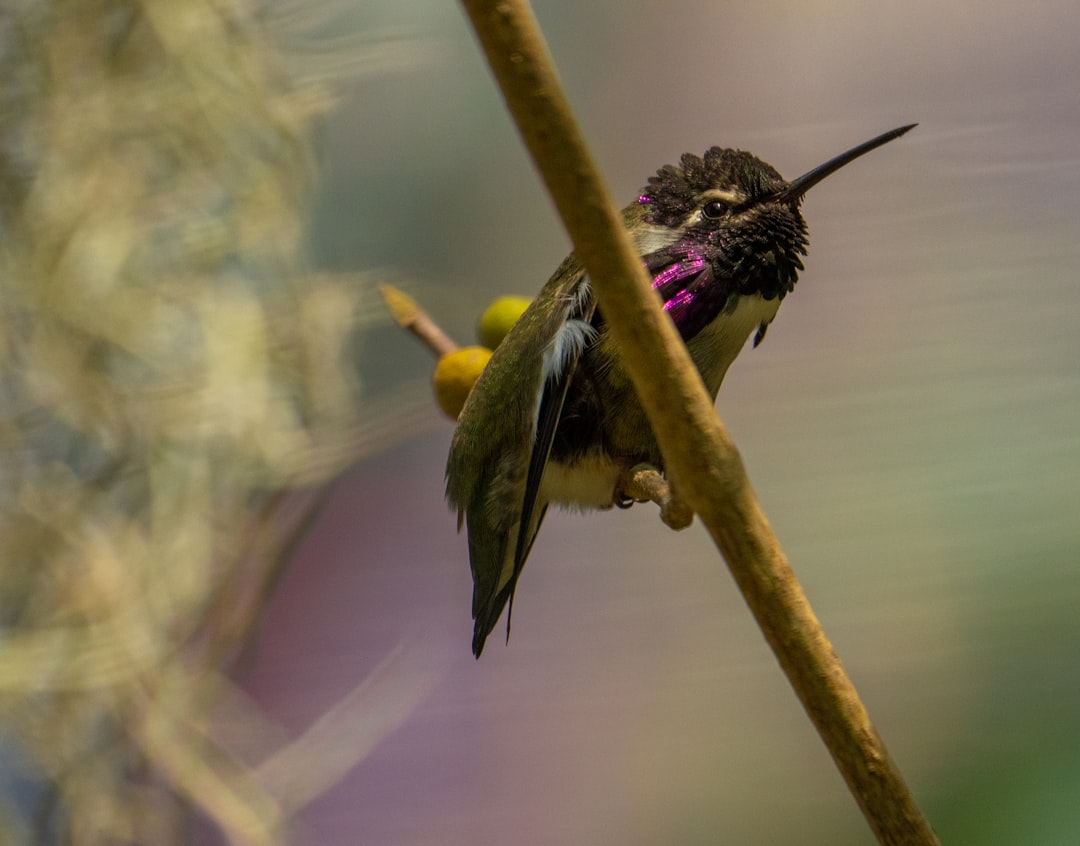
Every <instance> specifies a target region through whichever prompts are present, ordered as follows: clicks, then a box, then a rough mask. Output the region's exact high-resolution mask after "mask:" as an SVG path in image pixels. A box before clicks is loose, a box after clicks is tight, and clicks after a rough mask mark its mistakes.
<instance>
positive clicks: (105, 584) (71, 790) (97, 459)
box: [0, 0, 375, 844]
mask: <svg viewBox="0 0 1080 846" xmlns="http://www.w3.org/2000/svg"><path fill="white" fill-rule="evenodd" d="M264 16H265V10H262V9H260V8H259V7H258V6H257V5H255V4H251V3H245V2H242V0H220V2H212V0H78V2H75V1H74V0H68V1H67V2H63V1H62V0H55V1H54V2H53V1H50V2H15V3H10V4H5V8H4V10H2V11H0V82H2V84H0V403H2V414H0V565H2V566H0V614H2V616H0V626H2V631H3V635H4V636H3V638H2V640H0V726H2V727H3V728H4V730H5V732H6V737H7V738H8V739H7V740H6V741H5V743H6V745H7V747H8V749H9V751H10V752H12V753H13V755H14V757H15V758H16V759H18V760H21V761H22V764H21V766H22V767H23V768H24V770H25V771H24V772H23V773H22V774H21V775H22V776H23V777H24V778H26V779H27V780H29V781H31V782H35V783H38V784H43V785H45V788H44V798H43V800H42V802H41V803H40V807H39V808H30V809H28V808H26V807H19V806H18V805H17V804H16V803H15V802H14V801H13V800H9V799H4V800H3V802H2V803H0V832H2V836H3V837H4V838H5V839H6V840H8V841H12V842H14V841H16V840H21V839H23V838H26V837H29V838H30V839H33V840H36V841H40V842H54V841H59V842H70V843H78V844H96V843H127V842H135V843H154V844H167V843H172V842H181V841H183V840H184V839H185V836H186V835H185V833H187V834H190V826H191V821H192V819H193V809H197V810H198V811H199V812H200V813H201V814H202V815H205V816H207V817H209V818H210V819H211V820H212V821H213V823H214V824H216V825H217V826H218V827H220V828H221V829H222V830H223V831H224V832H225V833H226V835H227V837H228V839H229V840H231V841H232V842H237V843H248V842H251V843H273V842H279V841H281V840H282V839H283V838H285V836H286V831H287V819H288V816H289V813H290V811H291V810H292V808H293V807H295V805H296V801H295V799H296V797H293V800H294V801H291V800H290V797H289V796H286V795H283V793H282V791H281V790H275V788H274V785H273V784H270V783H268V780H267V779H265V778H261V777H260V773H259V772H258V771H257V770H256V767H255V764H256V763H257V762H250V761H249V762H244V761H243V760H242V758H243V756H242V755H241V754H240V752H239V751H238V750H237V749H235V748H231V747H230V740H229V737H228V736H227V735H222V733H221V732H218V731H217V730H216V729H215V727H214V726H215V721H214V714H215V713H218V712H220V711H221V710H226V711H230V712H231V713H233V715H234V716H235V715H236V714H237V713H239V712H242V713H243V714H244V715H245V717H244V718H245V719H250V720H254V721H255V722H258V720H259V719H260V717H259V715H258V714H257V713H254V712H253V710H252V706H250V705H249V704H247V703H245V702H244V701H243V699H242V697H240V696H239V694H238V693H237V692H236V690H235V689H234V688H233V686H232V685H231V683H230V681H229V677H228V668H229V666H230V662H231V661H233V660H235V658H236V656H237V654H238V653H239V652H240V651H241V650H242V649H243V646H244V644H245V641H246V640H247V638H248V637H249V636H250V633H251V631H252V630H253V628H254V626H255V623H256V621H257V619H258V615H259V611H260V610H261V608H262V606H263V605H264V604H265V601H266V598H267V596H268V594H269V590H270V589H271V587H272V586H273V584H274V581H275V577H276V575H277V574H278V571H279V568H280V566H281V565H282V563H283V561H284V560H285V558H286V556H287V554H288V551H289V543H290V540H291V539H292V538H294V537H295V535H296V533H297V532H298V530H299V527H300V526H301V525H302V519H303V515H304V513H305V509H306V503H305V501H304V500H302V499H301V500H300V503H301V504H300V505H299V506H298V505H297V500H296V496H297V494H295V493H291V492H293V491H296V490H297V489H299V488H305V487H306V488H308V489H309V490H312V489H315V488H317V486H318V485H319V484H321V483H325V482H326V480H328V479H329V478H331V477H332V476H333V475H334V474H335V473H336V472H338V471H340V469H341V468H342V467H344V466H345V465H346V464H347V463H348V462H349V460H351V458H352V457H353V456H355V455H356V454H357V451H358V435H357V428H356V409H357V407H358V402H359V386H358V384H357V380H356V377H355V369H354V367H353V366H351V365H350V364H349V362H348V361H347V359H346V358H345V356H344V355H343V351H344V350H345V347H346V342H347V340H348V338H349V335H350V333H352V332H353V331H355V330H356V328H357V327H358V326H360V325H361V324H362V323H363V322H364V320H366V319H368V318H367V317H366V316H365V315H366V309H367V308H368V302H369V300H368V299H367V298H368V296H369V294H368V290H369V286H365V285H362V284H359V282H358V280H356V279H354V278H341V277H333V276H329V275H318V274H312V273H310V272H308V271H307V269H306V268H305V266H304V263H303V260H302V236H303V228H304V215H305V212H306V201H307V195H308V190H309V185H310V182H311V176H312V167H311V158H310V153H309V147H308V141H307V137H308V132H309V130H310V128H311V124H312V120H313V118H314V117H315V115H316V114H317V113H318V111H319V110H320V109H321V108H322V107H324V106H325V105H327V98H326V96H325V93H326V92H325V90H323V89H320V88H319V87H317V86H315V85H310V84H308V85H298V84H296V83H295V80H294V79H293V78H291V77H290V74H289V73H288V72H287V71H286V64H285V62H284V60H283V59H282V57H281V55H280V53H279V51H278V50H276V49H275V48H274V43H275V42H274V41H273V39H272V38H271V33H273V32H274V30H272V29H270V30H268V29H267V27H266V21H265V20H264ZM371 302H374V300H371ZM372 307H375V306H372ZM308 498H309V500H310V499H312V498H313V496H312V495H311V494H308ZM354 704H355V703H354ZM359 710H361V711H362V708H360V709H359ZM357 712H359V711H358V710H357V709H354V713H357ZM282 742H283V743H284V739H283V741H282ZM261 751H262V753H267V752H268V751H272V750H265V749H264V750H261ZM358 754H359V753H358ZM5 757H9V756H7V755H5ZM290 760H291V759H290ZM342 766H345V764H343V765H342ZM264 769H265V768H264ZM270 769H271V770H276V771H280V769H281V766H280V762H278V764H276V765H275V766H274V767H271V768H270ZM323 778H324V779H325V774H324V775H323ZM277 780H278V782H282V779H281V777H280V776H279V777H278V779H277ZM305 790H306V791H307V792H308V793H311V792H312V789H311V787H310V785H309V786H308V787H307V788H305ZM301 792H303V791H301Z"/></svg>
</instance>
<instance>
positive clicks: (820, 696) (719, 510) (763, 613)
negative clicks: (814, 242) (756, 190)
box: [461, 0, 938, 846]
mask: <svg viewBox="0 0 1080 846" xmlns="http://www.w3.org/2000/svg"><path fill="white" fill-rule="evenodd" d="M461 3H462V6H463V7H464V8H465V10H466V12H467V14H468V15H469V18H470V19H471V21H472V26H473V28H474V30H475V31H476V34H477V37H478V39H479V41H480V44H481V46H482V47H483V50H484V52H485V54H486V55H487V59H488V62H489V64H490V65H491V68H492V71H493V73H494V75H495V78H496V80H497V81H498V83H499V86H500V88H501V89H502V92H503V96H504V97H505V99H506V103H507V106H508V107H509V110H510V112H511V114H512V115H513V117H514V120H515V121H516V123H517V126H518V129H519V131H520V132H521V135H522V137H523V139H524V141H525V144H526V146H527V147H528V149H529V152H530V154H531V155H532V157H533V160H534V161H535V162H536V165H537V167H538V169H539V170H540V173H541V176H542V177H543V180H544V182H545V184H546V186H547V189H548V191H549V192H550V194H551V196H552V198H553V199H554V201H555V205H556V207H557V208H558V211H559V214H560V216H561V217H562V220H563V223H564V225H565V226H566V229H567V231H568V232H569V233H570V237H571V239H572V240H573V243H574V248H575V250H576V251H577V255H578V257H579V258H580V259H581V261H582V263H583V264H584V266H585V268H586V269H587V270H588V273H589V278H590V280H591V283H592V286H593V289H594V291H595V292H596V296H597V299H598V300H599V302H600V306H601V308H602V309H603V312H604V317H605V319H606V320H607V322H608V325H609V326H610V329H611V332H612V335H613V336H614V338H615V341H616V342H617V343H618V344H619V347H620V349H621V351H622V354H623V357H624V361H625V365H626V369H627V371H628V372H629V374H630V376H631V378H632V380H633V382H634V386H635V388H636V389H637V392H638V395H639V396H640V398H641V401H642V405H643V406H644V407H645V410H646V412H647V413H648V415H649V419H650V420H651V421H652V424H653V428H654V430H655V432H656V435H657V439H658V440H659V443H660V447H661V449H662V450H663V453H664V459H665V462H666V466H667V469H668V473H669V476H670V477H671V478H672V480H673V482H674V484H675V486H676V487H677V489H678V491H679V495H680V496H681V497H682V498H684V499H685V500H686V501H687V502H688V503H689V505H690V506H691V507H692V508H693V510H694V511H695V512H696V513H698V514H699V515H700V516H701V519H702V521H703V522H704V523H705V525H706V526H707V527H708V529H709V532H710V533H711V534H712V537H713V540H714V541H715V542H716V545H717V546H718V547H719V549H720V551H721V552H722V553H723V555H724V558H725V559H726V560H727V563H728V566H729V567H730V569H731V572H732V574H733V575H734V577H735V580H736V582H737V583H738V585H739V589H740V590H741V591H742V593H743V596H744V597H745V599H746V602H747V604H748V605H749V606H750V609H751V611H752V612H753V614H754V617H755V618H756V619H757V621H758V625H759V626H761V629H762V631H763V632H764V634H765V637H766V639H767V640H768V642H769V644H770V646H772V649H773V651H774V652H775V653H776V656H777V658H778V660H779V662H780V665H781V667H782V668H783V670H784V672H785V673H786V674H787V677H788V679H789V680H790V682H791V685H792V686H793V687H794V688H795V692H796V693H797V695H798V696H799V699H800V700H801V701H802V703H803V707H804V708H805V709H806V711H807V713H808V714H809V715H810V718H811V719H812V720H813V722H814V724H815V726H816V727H817V729H818V732H819V733H820V734H821V737H822V738H823V740H824V741H825V744H826V746H827V747H828V749H829V752H830V753H831V754H832V756H833V760H834V761H835V762H836V765H837V767H838V768H839V769H840V771H841V773H842V774H843V776H844V778H845V780H846V781H847V784H848V786H849V788H850V789H851V792H852V793H853V794H854V796H855V798H856V800H857V801H858V803H859V806H860V807H861V808H862V811H863V813H864V814H865V816H866V818H867V820H868V821H869V823H870V827H871V828H872V829H873V830H874V833H875V834H876V835H877V838H878V840H879V842H880V843H882V844H920V846H932V845H933V844H937V843H938V840H937V838H936V836H935V835H934V832H933V831H932V829H931V828H930V826H929V824H928V823H927V822H926V820H925V819H924V817H923V816H922V814H921V813H920V811H919V809H918V807H917V806H916V804H915V800H914V798H913V797H912V795H911V793H910V791H909V790H908V788H907V786H906V785H905V784H904V780H903V777H902V776H901V774H900V771H899V770H898V769H897V767H896V765H895V764H894V763H893V761H892V759H891V758H890V757H889V753H888V752H887V751H886V749H885V745H884V744H883V743H882V740H881V738H880V737H879V736H878V733H877V731H876V730H875V729H874V727H873V725H872V724H871V722H870V718H869V715H868V714H867V712H866V709H865V708H864V707H863V704H862V702H861V701H860V700H859V697H858V694H857V693H856V691H855V688H854V686H853V685H852V683H851V681H850V679H849V678H848V677H847V675H846V673H845V672H844V669H843V667H842V666H841V665H840V661H839V659H838V658H837V657H836V654H835V653H834V652H833V649H832V646H831V645H830V643H829V641H828V639H827V638H826V637H825V634H824V632H823V631H822V629H821V625H820V624H819V623H818V620H817V618H816V617H815V616H814V613H813V611H812V610H811V608H810V605H809V603H808V602H807V600H806V596H805V595H804V593H803V591H802V588H801V587H800V585H799V583H798V581H797V580H796V578H795V575H794V573H793V572H792V571H791V568H790V567H789V566H788V562H787V559H786V557H785V556H784V553H783V551H782V550H781V548H780V544H779V543H778V542H777V540H776V537H775V536H774V535H773V533H772V530H771V529H770V527H769V523H768V520H766V518H765V514H764V513H763V512H762V510H761V507H760V505H759V504H758V501H757V498H756V497H755V495H754V492H753V490H752V489H751V487H750V483H749V481H748V479H747V476H746V472H745V470H744V468H743V464H742V460H741V459H740V457H739V454H738V452H737V450H736V448H735V445H734V444H733V443H732V441H731V438H730V437H729V435H728V433H727V431H726V430H725V429H724V427H723V425H722V424H721V422H720V420H719V418H718V417H717V415H716V411H715V409H714V408H713V405H712V403H711V402H710V401H709V397H708V396H707V394H706V392H705V390H704V386H703V385H702V383H701V379H700V376H699V375H698V373H697V371H696V369H695V368H694V365H693V363H692V362H691V360H690V357H689V354H688V353H687V351H686V348H685V346H684V345H683V343H682V341H681V339H680V338H679V336H678V334H677V332H676V331H675V328H674V325H673V324H672V323H671V321H670V320H669V319H668V318H667V316H666V315H665V314H664V313H663V311H662V310H661V308H660V302H659V299H658V298H657V296H656V294H655V293H654V292H653V290H652V288H651V286H650V284H649V279H648V278H647V276H646V274H645V270H644V268H643V266H642V264H641V260H640V258H639V256H638V255H637V253H636V251H635V250H634V248H633V245H632V244H631V241H630V238H629V236H628V234H627V232H626V230H625V229H624V228H623V224H622V220H621V218H620V216H619V214H618V212H617V210H616V208H615V206H614V205H613V203H612V202H611V199H610V197H609V194H608V191H607V188H606V186H605V185H604V183H603V181H602V179H601V176H600V173H599V171H598V170H597V168H596V166H595V165H594V163H593V161H592V157H591V155H590V154H589V151H588V149H587V148H586V145H585V141H584V139H583V138H582V135H581V131H580V129H579V128H578V126H577V123H576V121H575V120H574V117H573V115H572V113H571V111H570V108H569V105H568V104H567V102H566V98H565V95H564V94H563V91H562V88H561V85H560V83H559V81H558V78H557V76H556V74H555V71H554V67H553V65H552V62H551V58H550V55H549V53H548V51H547V47H546V45H545V43H544V41H543V37H542V35H541V33H540V31H539V28H538V26H537V24H536V21H535V19H534V17H533V14H532V10H531V8H530V7H529V4H528V3H527V2H526V0H461Z"/></svg>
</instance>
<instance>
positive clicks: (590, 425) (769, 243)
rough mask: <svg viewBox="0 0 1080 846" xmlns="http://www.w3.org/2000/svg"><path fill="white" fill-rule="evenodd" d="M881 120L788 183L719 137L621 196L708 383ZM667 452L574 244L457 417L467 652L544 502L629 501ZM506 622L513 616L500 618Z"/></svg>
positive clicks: (528, 544) (450, 480)
mask: <svg viewBox="0 0 1080 846" xmlns="http://www.w3.org/2000/svg"><path fill="white" fill-rule="evenodd" d="M914 126H915V124H911V125H909V126H902V127H899V128H898V129H894V130H892V131H891V132H886V133H885V134H884V135H879V136H878V137H876V138H873V139H871V140H870V141H867V142H865V143H863V144H860V145H859V146H857V147H854V148H852V149H851V150H848V151H847V152H846V153H843V154H842V155H839V156H837V157H836V158H834V159H831V160H829V161H827V162H826V163H825V164H823V165H820V166H819V167H816V168H814V169H813V170H811V171H810V172H809V173H806V174H804V175H803V176H800V177H799V178H798V179H795V180H793V181H791V182H785V181H784V180H783V178H782V177H781V176H780V174H779V173H777V171H776V169H775V168H773V167H772V166H770V165H768V164H766V163H765V162H763V161H761V159H759V158H757V157H755V156H752V155H751V154H750V153H746V152H743V151H742V150H731V149H721V148H720V147H713V148H711V149H710V150H708V151H707V152H706V153H705V156H704V157H703V158H699V157H698V156H695V155H692V154H690V153H687V154H686V155H684V156H683V157H682V159H681V161H680V163H679V166H678V167H675V166H673V165H667V166H665V167H663V168H661V169H660V170H659V171H658V172H657V174H656V176H653V177H651V178H650V179H649V184H648V185H647V187H646V188H645V189H644V190H643V191H642V192H641V195H640V196H639V197H638V198H637V199H636V200H635V201H634V202H632V203H631V204H630V205H629V206H627V207H626V208H625V209H624V210H623V221H624V223H625V225H626V228H627V229H628V230H629V231H630V234H631V236H632V238H633V241H634V244H635V246H636V247H637V250H638V252H639V253H640V254H641V257H642V261H643V262H644V263H645V267H646V268H647V269H648V271H649V273H650V274H651V275H652V280H653V282H652V284H653V288H654V289H655V290H656V292H657V294H659V296H660V297H661V299H662V300H663V301H664V309H665V310H666V311H667V313H668V314H669V315H671V319H672V320H673V321H674V322H675V326H676V327H677V328H678V330H679V333H680V334H681V335H682V338H683V340H684V341H685V342H686V345H687V348H688V349H689V351H690V355H691V357H692V358H693V360H694V363H695V364H696V365H697V368H698V370H699V371H700V372H701V376H702V378H703V379H704V381H705V385H706V387H707V388H708V390H709V394H710V395H711V396H712V398H713V400H714V401H715V399H716V394H717V391H719V389H720V383H721V382H722V381H723V379H724V374H725V373H726V372H727V369H728V367H729V366H730V365H731V362H732V361H734V360H735V357H736V356H737V355H738V354H739V351H740V350H741V349H742V348H743V346H744V345H745V343H746V340H747V338H748V337H749V336H750V333H751V332H756V334H755V335H754V346H757V345H758V344H759V343H760V342H761V339H762V338H763V337H764V336H765V330H766V328H767V327H768V325H769V323H771V322H772V319H773V318H774V317H775V316H776V312H777V309H779V308H780V302H781V300H783V299H784V296H785V295H786V294H788V293H789V292H790V291H792V290H793V289H794V287H795V281H796V279H797V278H798V273H799V271H800V270H802V269H803V264H802V259H801V256H804V255H806V247H807V244H808V239H807V232H806V221H805V220H803V216H802V213H801V211H800V205H801V203H802V199H803V196H804V195H805V194H806V192H807V191H809V190H810V188H812V187H813V186H814V185H816V184H817V183H818V182H820V181H821V180H822V179H824V178H825V177H826V176H828V175H829V174H831V173H833V172H835V171H836V170H839V169H840V168H841V167H843V166H844V165H846V164H848V163H849V162H851V161H853V160H855V159H857V158H858V157H859V156H861V155H863V154H864V153H868V152H869V151H870V150H873V149H875V148H876V147H880V146H881V145H882V144H885V143H887V142H889V141H892V140H893V139H894V138H899V137H900V136H901V135H903V134H904V133H905V132H907V131H908V130H910V129H911V128H912V127H914ZM640 464H648V465H652V466H653V467H655V468H657V469H658V470H663V465H664V459H663V456H662V455H661V454H660V449H659V447H658V446H657V444H656V437H655V435H654V434H653V431H652V428H651V427H650V425H649V421H648V420H647V419H646V417H645V412H644V410H643V409H642V407H641V404H640V402H639V401H638V398H637V395H636V394H635V392H634V388H633V386H632V385H631V384H630V379H629V377H628V376H627V374H626V371H625V370H624V369H623V366H622V362H621V356H620V353H619V350H618V348H617V347H616V346H615V345H614V343H613V342H612V340H611V338H610V336H609V333H608V330H607V326H606V324H605V323H604V316H603V314H602V313H601V312H600V311H599V310H598V309H597V307H596V303H595V300H594V299H593V295H592V291H591V289H590V285H589V278H588V276H587V275H586V273H585V270H584V268H582V266H581V265H580V264H579V263H578V260H577V259H576V258H575V256H574V255H573V254H571V255H570V256H568V257H567V258H566V260H565V261H563V263H562V264H561V265H560V266H559V269H558V270H556V271H555V274H554V276H552V277H551V279H550V280H549V281H548V283H547V284H546V285H545V286H544V288H543V290H541V291H540V294H539V295H538V296H537V297H536V299H535V300H534V301H533V302H532V304H531V305H530V306H529V308H528V309H527V310H526V311H525V313H524V314H523V315H522V316H521V318H520V319H519V320H518V322H517V324H516V325H515V326H514V328H513V329H512V330H511V331H510V333H509V334H508V335H507V336H506V338H505V339H504V340H503V341H502V343H501V344H499V346H498V348H497V349H496V350H495V352H494V354H493V355H492V357H491V360H490V361H489V362H488V364H487V366H486V367H485V368H484V371H483V373H482V374H481V375H480V378H479V380H478V381H477V383H476V385H475V386H474V387H473V389H472V392H471V393H470V395H469V399H468V401H467V402H466V403H465V407H464V409H463V410H462V412H461V416H460V417H459V419H458V425H457V430H456V431H455V433H454V438H453V443H452V445H451V447H450V457H449V460H448V462H447V466H446V480H447V482H446V496H447V499H448V501H449V502H450V505H451V506H452V507H453V508H455V509H456V510H457V512H458V528H459V529H460V528H461V524H462V522H463V521H464V522H465V523H466V524H467V525H468V533H469V558H470V561H471V565H472V574H473V602H472V614H473V618H474V620H475V628H474V632H473V641H472V649H473V654H474V655H476V657H480V652H481V651H482V650H483V648H484V641H485V640H486V639H487V636H488V635H489V634H490V633H491V630H492V629H493V628H494V627H495V623H496V622H497V621H498V618H499V615H500V614H501V613H502V610H503V608H504V607H505V606H506V604H507V602H508V601H509V602H510V603H511V608H512V607H513V596H514V590H515V588H516V587H517V582H518V578H519V577H520V575H521V569H522V567H523V566H524V565H525V559H526V557H527V556H528V554H529V550H530V549H531V548H532V545H533V541H534V540H535V539H536V534H537V531H538V530H539V528H540V523H541V521H542V520H543V519H544V513H545V512H546V511H547V507H548V505H549V504H550V503H553V502H554V503H557V504H559V505H561V506H564V507H569V508H577V509H582V510H584V509H590V508H610V507H611V506H612V505H620V506H624V507H625V506H628V505H629V504H630V503H631V502H632V500H630V499H629V498H628V497H627V496H626V495H625V494H624V493H623V492H622V491H620V490H619V480H620V479H621V478H622V476H623V474H624V473H625V472H626V471H627V470H629V469H630V468H632V467H635V466H637V465H640ZM506 625H507V628H506V633H507V637H509V635H510V620H509V615H508V617H507V624H506Z"/></svg>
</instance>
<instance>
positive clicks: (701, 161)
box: [638, 147, 784, 226]
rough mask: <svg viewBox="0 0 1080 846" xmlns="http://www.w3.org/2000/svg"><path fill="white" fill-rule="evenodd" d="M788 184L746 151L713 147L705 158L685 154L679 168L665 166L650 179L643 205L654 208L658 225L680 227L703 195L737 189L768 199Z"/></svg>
mask: <svg viewBox="0 0 1080 846" xmlns="http://www.w3.org/2000/svg"><path fill="white" fill-rule="evenodd" d="M783 184H784V180H783V177H781V176H780V174H779V173H778V172H777V171H776V168H774V167H773V166H772V165H770V164H766V163H765V162H763V161H762V160H761V159H759V158H758V157H757V156H755V155H752V154H751V153H747V152H746V151H744V150H732V149H727V148H723V147H711V148H709V150H707V151H706V153H705V157H704V158H702V157H700V156H695V155H694V154H693V153H685V154H684V155H683V157H682V158H681V159H680V161H679V167H675V165H664V167H662V168H660V170H658V171H657V172H656V176H651V177H649V184H648V186H647V187H646V188H645V190H644V191H642V192H641V196H640V197H639V198H638V199H639V202H641V203H644V204H647V205H650V206H652V208H651V210H650V216H651V218H652V221H653V222H654V223H658V224H660V225H662V226H676V225H677V224H678V223H680V222H681V221H682V220H684V219H685V218H686V215H687V214H689V213H690V212H691V211H692V210H693V209H694V206H695V203H696V202H697V198H698V196H700V194H701V193H702V192H703V191H708V190H709V189H711V188H728V189H730V188H736V189H738V190H739V191H741V192H743V193H744V194H746V195H747V197H748V198H749V199H754V198H756V197H761V196H764V195H766V194H768V193H770V192H772V191H775V190H776V189H777V188H779V187H780V186H781V185H783Z"/></svg>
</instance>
